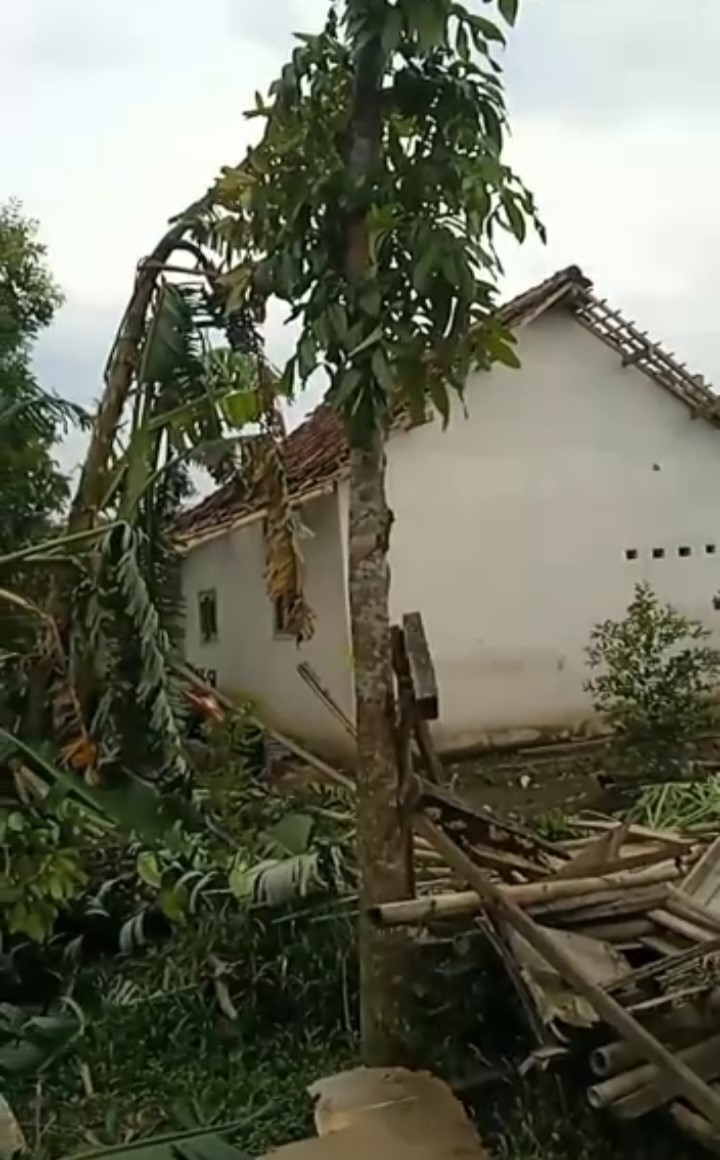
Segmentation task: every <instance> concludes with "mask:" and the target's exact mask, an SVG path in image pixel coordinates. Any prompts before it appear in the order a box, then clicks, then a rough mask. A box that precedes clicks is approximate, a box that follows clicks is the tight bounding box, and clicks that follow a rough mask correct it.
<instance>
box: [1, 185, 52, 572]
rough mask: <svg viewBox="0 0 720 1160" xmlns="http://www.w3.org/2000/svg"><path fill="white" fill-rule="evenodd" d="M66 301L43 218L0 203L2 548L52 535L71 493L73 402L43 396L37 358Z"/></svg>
mask: <svg viewBox="0 0 720 1160" xmlns="http://www.w3.org/2000/svg"><path fill="white" fill-rule="evenodd" d="M61 302H62V296H61V294H60V291H59V290H58V288H57V286H56V284H55V282H54V281H53V279H52V276H51V274H50V272H49V270H48V268H47V264H46V254H45V247H44V246H43V245H42V244H41V243H40V241H39V240H38V227H37V224H36V223H35V222H33V221H31V220H29V219H28V218H25V217H24V216H23V214H22V210H21V207H20V205H19V204H18V203H17V202H9V203H8V204H7V205H5V206H0V440H2V455H1V456H0V505H1V506H2V513H3V514H2V521H0V552H7V551H10V550H11V548H13V547H18V546H19V545H21V544H24V543H27V542H29V541H30V540H32V539H33V537H37V536H39V535H43V534H46V533H47V531H48V527H49V525H50V522H51V520H52V519H53V518H54V517H57V515H58V513H59V512H60V511H61V509H62V506H63V503H64V501H65V499H66V498H67V481H66V480H65V478H64V476H63V475H62V473H61V472H60V471H59V469H58V467H57V464H56V462H55V460H54V458H53V448H54V445H55V443H56V442H57V439H58V437H59V436H60V434H61V433H62V429H63V425H64V421H66V420H67V418H68V417H69V416H68V410H69V409H63V408H62V406H61V404H60V403H59V402H58V401H57V400H52V399H51V398H48V397H47V396H46V395H44V393H43V392H42V390H41V389H40V387H39V385H38V383H37V381H36V379H35V375H34V373H33V370H32V361H31V360H32V349H33V344H34V342H35V340H36V339H37V337H38V335H39V334H40V333H41V331H42V330H43V329H44V328H45V327H46V326H48V325H49V323H50V322H51V321H52V317H53V314H54V312H55V310H56V309H57V307H58V306H59V305H60V303H61Z"/></svg>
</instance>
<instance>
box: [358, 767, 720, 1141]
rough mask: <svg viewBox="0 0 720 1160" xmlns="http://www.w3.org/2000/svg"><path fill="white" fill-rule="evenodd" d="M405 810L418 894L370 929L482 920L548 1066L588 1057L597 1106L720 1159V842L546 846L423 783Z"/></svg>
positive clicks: (640, 836)
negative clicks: (651, 1123) (670, 1122)
mask: <svg viewBox="0 0 720 1160" xmlns="http://www.w3.org/2000/svg"><path fill="white" fill-rule="evenodd" d="M405 805H406V807H407V810H408V813H409V816H410V818H411V821H412V827H413V831H414V853H415V858H414V865H415V869H416V896H415V897H413V898H410V899H406V900H403V901H398V902H393V903H387V904H384V905H381V906H377V907H375V908H373V909H372V910H371V917H372V918H373V919H374V921H375V922H376V923H378V924H379V925H381V926H385V927H387V926H406V927H423V926H429V927H431V928H433V929H447V928H448V925H449V926H450V927H451V928H452V929H453V930H455V929H457V926H458V924H463V923H468V922H470V923H473V924H478V923H479V924H480V927H481V929H482V930H484V931H485V932H486V933H487V934H488V937H489V938H490V940H491V942H492V944H493V946H494V947H495V949H496V950H497V951H498V952H499V954H500V956H501V958H502V961H503V963H504V964H505V966H506V969H507V970H508V973H509V976H510V978H511V979H512V981H513V984H514V985H515V987H516V989H517V991H518V994H519V996H520V998H521V1000H522V1003H523V1006H524V1008H525V1010H526V1012H527V1014H528V1019H529V1022H530V1024H531V1026H532V1029H533V1031H534V1032H535V1035H536V1038H537V1042H538V1049H539V1050H538V1058H543V1059H544V1060H546V1059H547V1058H548V1051H547V1049H548V1048H549V1047H550V1048H551V1052H550V1054H552V1055H553V1057H557V1058H565V1059H568V1058H574V1059H575V1060H576V1061H577V1056H578V1053H579V1052H581V1053H583V1056H584V1059H585V1063H586V1064H587V1067H588V1073H589V1075H590V1077H591V1081H592V1082H591V1083H590V1086H589V1090H588V1101H589V1103H590V1105H591V1106H592V1107H593V1108H597V1109H602V1110H604V1111H607V1112H609V1113H611V1114H613V1115H614V1116H616V1117H617V1118H618V1119H621V1120H630V1119H635V1118H637V1117H639V1116H642V1115H645V1114H646V1113H648V1112H650V1111H653V1110H655V1109H656V1108H659V1107H662V1106H665V1105H668V1106H669V1107H670V1109H671V1111H672V1115H673V1117H674V1119H675V1121H676V1123H677V1124H678V1125H679V1127H681V1128H682V1129H683V1130H684V1131H685V1132H686V1133H688V1134H690V1135H692V1136H693V1137H694V1138H695V1139H696V1140H699V1141H700V1142H701V1143H702V1144H703V1145H704V1146H705V1147H706V1148H708V1149H709V1150H711V1151H713V1152H715V1153H716V1154H718V1155H720V1084H719V1085H718V1088H717V1090H716V1089H715V1087H714V1086H713V1081H715V1080H720V838H717V837H715V836H714V835H712V834H683V833H678V832H659V831H655V830H651V829H648V828H647V827H643V826H634V825H629V824H627V823H621V822H617V821H614V820H613V819H604V818H594V817H593V818H580V819H578V820H577V821H575V822H573V823H572V825H573V827H574V829H575V836H573V837H572V838H567V837H566V838H564V839H563V840H557V841H548V840H547V839H544V838H541V837H538V836H537V835H536V834H534V833H532V832H531V831H529V830H527V829H525V828H524V827H522V826H519V825H517V824H514V823H511V822H508V821H505V820H502V819H498V818H496V817H493V816H492V815H490V814H489V813H488V812H487V811H484V810H478V809H476V808H473V807H472V806H470V805H469V804H468V803H466V802H463V801H462V800H461V799H459V798H457V797H456V796H455V795H454V794H452V793H451V792H450V791H448V790H447V789H445V788H444V787H441V786H439V785H437V784H432V783H430V782H429V781H426V780H424V779H423V778H421V777H418V776H415V777H414V778H413V779H412V780H411V782H410V783H409V785H408V788H407V791H406V795H405ZM461 887H462V889H461Z"/></svg>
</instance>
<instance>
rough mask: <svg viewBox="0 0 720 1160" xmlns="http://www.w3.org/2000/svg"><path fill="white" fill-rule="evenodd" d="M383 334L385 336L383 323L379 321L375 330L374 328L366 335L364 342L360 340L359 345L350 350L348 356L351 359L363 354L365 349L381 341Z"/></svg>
mask: <svg viewBox="0 0 720 1160" xmlns="http://www.w3.org/2000/svg"><path fill="white" fill-rule="evenodd" d="M382 336H383V328H382V324H381V323H378V325H377V326H376V327H375V328H374V330H372V331H371V332H370V334H368V335H366V336H365V338H364V339H363V340H362V342H359V343H358V344H357V346H356V347H355V348H354V349H353V350H351V351H350V354H349V356H348V357H349V358H351V359H352V358H355V356H356V355H358V354H361V353H362V352H363V351H364V350H368V349H369V347H371V346H375V344H376V343H378V342H379V341H380V339H381V338H382Z"/></svg>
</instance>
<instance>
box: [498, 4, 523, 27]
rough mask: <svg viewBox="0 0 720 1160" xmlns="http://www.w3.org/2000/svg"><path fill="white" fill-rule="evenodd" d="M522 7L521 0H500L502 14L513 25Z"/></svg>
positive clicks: (499, 6)
mask: <svg viewBox="0 0 720 1160" xmlns="http://www.w3.org/2000/svg"><path fill="white" fill-rule="evenodd" d="M519 7H520V0H498V8H499V9H500V15H501V16H502V17H503V19H504V20H506V21H507V22H508V24H510V25H513V24H514V23H515V21H516V20H517V14H518V9H519Z"/></svg>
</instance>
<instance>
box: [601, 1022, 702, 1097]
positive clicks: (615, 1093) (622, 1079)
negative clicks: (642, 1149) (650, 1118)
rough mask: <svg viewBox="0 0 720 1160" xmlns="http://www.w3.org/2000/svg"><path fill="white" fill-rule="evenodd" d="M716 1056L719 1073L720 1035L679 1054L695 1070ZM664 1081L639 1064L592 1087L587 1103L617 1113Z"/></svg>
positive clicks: (649, 1066) (652, 1069)
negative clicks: (696, 1064)
mask: <svg viewBox="0 0 720 1160" xmlns="http://www.w3.org/2000/svg"><path fill="white" fill-rule="evenodd" d="M713 1052H714V1053H715V1054H714V1057H715V1058H716V1059H717V1066H718V1068H719V1069H720V1035H713V1036H711V1037H710V1038H709V1039H708V1038H707V1037H705V1038H703V1039H701V1040H700V1042H699V1043H694V1044H691V1046H690V1047H686V1048H684V1049H683V1050H682V1051H679V1052H678V1056H677V1057H678V1058H679V1059H682V1060H684V1061H685V1062H686V1063H688V1064H690V1065H691V1066H692V1065H693V1063H694V1062H695V1061H696V1060H705V1059H711V1058H713ZM662 1078H663V1077H662V1075H661V1073H660V1072H659V1071H658V1069H657V1067H655V1066H654V1065H653V1064H651V1063H643V1064H639V1065H638V1066H637V1067H631V1068H629V1069H628V1070H627V1071H621V1072H619V1073H618V1074H617V1075H613V1076H611V1077H610V1078H609V1079H606V1080H603V1081H602V1082H601V1083H597V1084H593V1086H592V1087H591V1088H588V1093H587V1098H588V1103H589V1104H590V1107H591V1108H595V1110H596V1111H598V1110H600V1109H601V1108H609V1109H610V1110H611V1111H612V1112H615V1110H616V1105H617V1107H620V1106H622V1102H623V1101H624V1100H626V1099H627V1098H628V1097H629V1096H630V1095H631V1094H632V1093H636V1092H645V1091H646V1090H647V1089H648V1088H650V1087H655V1088H657V1087H658V1084H659V1083H661V1082H662ZM705 1078H709V1079H712V1078H713V1077H712V1076H711V1075H709V1073H708V1074H707V1075H706V1076H705ZM658 1098H659V1099H662V1094H661V1093H660V1092H659V1091H658Z"/></svg>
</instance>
